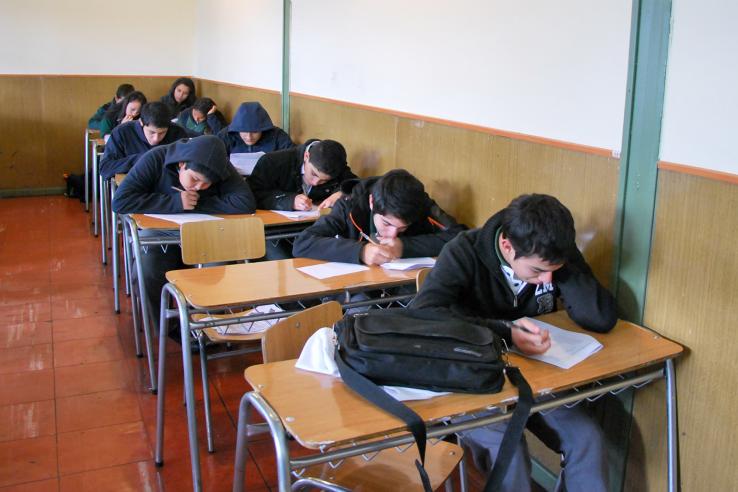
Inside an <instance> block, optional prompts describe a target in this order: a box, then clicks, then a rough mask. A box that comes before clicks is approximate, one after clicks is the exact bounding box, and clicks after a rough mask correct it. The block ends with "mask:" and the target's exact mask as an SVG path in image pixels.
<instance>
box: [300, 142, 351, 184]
mask: <svg viewBox="0 0 738 492" xmlns="http://www.w3.org/2000/svg"><path fill="white" fill-rule="evenodd" d="M307 150H308V151H309V153H310V163H311V164H312V165H313V166H315V167H316V168H317V169H318V171H320V172H321V173H323V174H327V175H328V176H330V177H331V178H336V177H338V175H339V174H341V171H343V170H344V169H346V166H348V164H347V163H346V149H344V148H343V145H341V144H340V143H338V142H336V141H335V140H319V141H314V142H311V143H310V144H309V145H308V146H307Z"/></svg>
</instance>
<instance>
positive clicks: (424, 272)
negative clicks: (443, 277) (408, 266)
mask: <svg viewBox="0 0 738 492" xmlns="http://www.w3.org/2000/svg"><path fill="white" fill-rule="evenodd" d="M430 271H431V269H430V268H421V269H420V270H418V274H417V275H416V276H415V291H416V292H420V287H421V286H422V285H423V282H425V277H427V276H428V274H429V273H430Z"/></svg>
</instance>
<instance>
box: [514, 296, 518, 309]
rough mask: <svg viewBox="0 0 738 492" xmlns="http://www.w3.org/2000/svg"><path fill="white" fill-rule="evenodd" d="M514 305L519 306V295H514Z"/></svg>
mask: <svg viewBox="0 0 738 492" xmlns="http://www.w3.org/2000/svg"><path fill="white" fill-rule="evenodd" d="M513 307H518V295H517V294H515V295H513Z"/></svg>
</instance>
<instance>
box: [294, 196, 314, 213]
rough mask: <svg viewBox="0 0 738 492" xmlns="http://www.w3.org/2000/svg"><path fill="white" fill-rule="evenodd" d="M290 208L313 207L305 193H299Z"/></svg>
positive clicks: (303, 208) (305, 208) (307, 208)
mask: <svg viewBox="0 0 738 492" xmlns="http://www.w3.org/2000/svg"><path fill="white" fill-rule="evenodd" d="M292 208H294V209H295V210H310V209H311V208H313V201H312V200H311V199H310V198H308V197H307V195H303V194H300V195H297V196H296V197H295V202H294V203H293V204H292Z"/></svg>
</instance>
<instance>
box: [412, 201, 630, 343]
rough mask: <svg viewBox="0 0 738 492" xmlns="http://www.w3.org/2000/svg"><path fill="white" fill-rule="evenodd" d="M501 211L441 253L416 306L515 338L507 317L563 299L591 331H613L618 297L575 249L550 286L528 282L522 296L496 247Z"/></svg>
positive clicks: (533, 312) (535, 313)
mask: <svg viewBox="0 0 738 492" xmlns="http://www.w3.org/2000/svg"><path fill="white" fill-rule="evenodd" d="M501 220H502V213H501V212H498V213H497V214H495V215H494V216H492V217H491V218H490V219H489V220H488V221H487V223H486V224H485V225H484V226H483V227H481V228H479V229H473V230H470V231H465V232H462V233H460V234H459V235H458V236H456V238H455V239H454V240H452V241H450V242H449V243H448V244H447V245H446V246H445V247H444V248H443V251H441V255H440V257H439V258H438V261H437V262H436V265H435V266H434V267H433V269H432V270H431V272H430V273H429V274H428V277H427V278H426V280H425V282H424V283H423V286H422V288H421V289H420V292H418V295H417V296H416V297H415V299H414V300H413V301H412V303H411V307H413V308H440V309H442V310H449V311H451V312H452V313H453V314H455V315H457V316H460V317H462V318H465V319H467V320H469V321H471V322H473V323H477V324H481V325H484V326H488V327H490V328H491V329H493V330H494V331H495V332H496V333H498V334H499V335H501V336H503V337H505V338H506V339H507V340H508V341H510V329H509V328H508V327H507V326H506V324H505V323H504V321H503V320H507V321H511V320H516V319H518V318H521V317H523V316H538V315H540V314H544V313H549V312H552V311H554V310H556V300H557V299H558V298H561V300H562V301H563V305H564V307H565V308H566V311H567V313H568V314H569V316H570V317H571V319H572V320H574V321H575V322H576V323H577V324H578V325H580V326H582V327H583V328H586V329H588V330H591V331H596V332H600V333H604V332H607V331H610V329H612V327H613V326H614V325H615V322H616V321H617V311H616V305H615V299H614V298H613V296H612V294H610V292H608V291H607V290H606V289H605V288H604V287H603V286H602V285H601V284H600V283H599V282H598V281H597V279H596V278H595V277H594V275H593V274H592V270H591V269H590V267H589V265H587V263H586V262H585V260H584V257H582V254H581V253H580V252H579V250H577V249H576V248H573V250H572V251H570V252H569V254H568V257H569V260H568V261H567V262H566V263H565V264H564V266H562V267H561V268H560V269H558V270H556V271H555V272H554V273H553V280H552V282H551V283H550V284H540V285H534V284H528V285H526V286H525V287H524V288H523V290H522V291H520V292H519V293H518V294H517V295H516V294H513V292H512V290H511V289H510V287H509V286H508V284H507V281H506V280H505V276H504V274H503V272H502V269H501V268H500V265H501V259H500V257H499V256H498V254H497V252H496V248H495V241H496V238H497V236H496V235H497V231H498V229H499V228H500V225H501Z"/></svg>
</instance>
